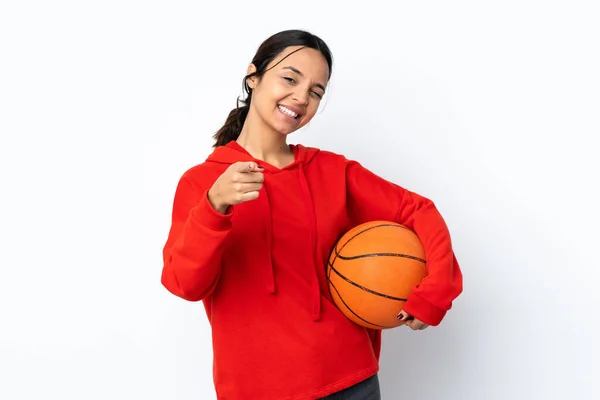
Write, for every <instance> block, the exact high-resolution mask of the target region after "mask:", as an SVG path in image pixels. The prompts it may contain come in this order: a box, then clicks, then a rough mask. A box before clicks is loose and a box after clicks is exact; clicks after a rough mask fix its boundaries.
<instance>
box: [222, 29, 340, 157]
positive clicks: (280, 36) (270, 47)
mask: <svg viewBox="0 0 600 400" xmlns="http://www.w3.org/2000/svg"><path fill="white" fill-rule="evenodd" d="M290 46H302V48H304V47H309V48H311V49H315V50H318V51H320V52H321V54H323V57H325V60H326V61H327V65H328V66H329V76H328V79H329V78H331V67H332V64H333V56H332V54H331V51H330V50H329V47H328V46H327V44H325V42H324V41H323V40H322V39H321V38H319V37H318V36H315V35H313V34H312V33H310V32H306V31H302V30H286V31H282V32H279V33H276V34H274V35H273V36H271V37H270V38H268V39H267V40H265V41H264V42H263V43H262V44H261V45H260V47H259V48H258V50H257V51H256V54H255V55H254V58H253V59H252V64H254V66H255V67H256V71H255V72H254V73H252V74H248V75H246V76H245V77H244V79H243V81H242V88H243V90H244V91H245V92H246V99H245V100H241V99H240V98H238V99H237V105H236V108H234V109H233V110H231V112H230V113H229V116H228V117H227V120H226V121H225V124H224V125H223V127H222V128H221V129H219V131H218V132H217V133H216V134H215V135H214V136H213V137H214V138H215V139H216V143H215V144H214V147H218V146H224V145H226V144H227V143H229V142H230V141H232V140H236V139H237V138H238V137H239V136H240V132H241V131H242V127H243V126H244V121H246V116H248V111H249V110H250V102H251V101H252V89H251V88H250V87H249V86H248V78H251V77H253V76H257V77H258V79H259V80H260V79H261V78H262V77H263V75H264V74H265V72H267V65H269V63H270V62H271V61H272V60H273V59H274V58H275V57H277V55H278V54H280V53H281V52H282V51H283V50H285V49H286V48H287V47H290ZM298 50H300V49H298ZM298 50H296V51H298ZM293 53H295V52H293ZM293 53H290V54H288V56H290V55H291V54H293ZM286 57H287V56H286ZM284 59H285V58H284ZM281 61H283V59H282V60H281ZM281 61H279V62H281ZM277 64H279V63H277ZM277 64H275V65H277ZM275 65H273V67H275ZM273 67H271V68H273ZM240 103H242V104H243V106H241V107H240Z"/></svg>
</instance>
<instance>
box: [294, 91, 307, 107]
mask: <svg viewBox="0 0 600 400" xmlns="http://www.w3.org/2000/svg"><path fill="white" fill-rule="evenodd" d="M292 98H293V99H294V100H295V101H297V102H298V103H300V104H302V105H308V92H307V91H306V90H302V89H300V88H298V89H297V90H295V91H294V94H293V95H292Z"/></svg>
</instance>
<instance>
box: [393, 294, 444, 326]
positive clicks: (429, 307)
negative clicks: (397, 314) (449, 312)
mask: <svg viewBox="0 0 600 400" xmlns="http://www.w3.org/2000/svg"><path fill="white" fill-rule="evenodd" d="M403 310H404V311H406V312H407V313H409V314H410V315H412V316H413V317H415V318H418V319H420V320H421V321H423V322H424V323H426V324H428V325H431V326H437V325H439V324H440V323H441V322H442V320H443V319H444V316H445V315H446V310H444V309H441V308H439V307H436V306H434V305H433V304H431V303H430V302H428V301H427V300H423V299H422V298H421V297H419V296H417V295H414V294H413V295H411V296H409V297H408V300H407V301H406V304H404V308H403Z"/></svg>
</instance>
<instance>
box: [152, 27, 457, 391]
mask: <svg viewBox="0 0 600 400" xmlns="http://www.w3.org/2000/svg"><path fill="white" fill-rule="evenodd" d="M331 67H332V56H331V53H330V51H329V48H328V47H327V45H326V44H325V43H324V42H323V41H322V40H321V39H320V38H318V37H316V36H314V35H312V34H310V33H308V32H304V31H298V30H291V31H284V32H280V33H278V34H276V35H274V36H272V37H270V38H269V39H267V40H266V41H265V42H264V43H263V44H262V45H261V46H260V47H259V49H258V51H257V53H256V55H255V57H254V59H253V60H252V63H251V64H250V66H249V68H248V75H246V77H244V80H243V84H244V88H245V91H246V93H247V98H246V100H245V102H244V103H245V104H244V105H243V106H242V107H239V106H238V107H237V108H235V109H234V110H233V111H232V112H231V113H230V115H229V117H228V118H227V121H226V122H225V125H224V126H223V127H222V128H221V129H220V130H219V131H218V132H217V134H216V135H215V138H216V144H215V150H214V151H213V153H212V154H211V155H210V156H209V157H208V158H207V160H206V161H205V162H203V163H202V164H200V165H197V166H194V167H192V168H190V169H189V170H188V171H186V172H185V173H184V174H183V176H182V177H181V179H180V181H179V184H178V186H177V189H176V193H175V198H174V205H173V214H172V226H171V229H170V231H169V235H168V239H167V242H166V245H165V247H164V268H163V272H162V283H163V285H164V286H165V287H166V288H167V289H168V290H169V291H170V292H172V293H173V294H174V295H176V296H179V297H181V298H183V299H186V300H189V301H199V300H202V301H203V304H204V307H205V310H206V313H207V316H208V319H209V321H210V324H211V329H212V335H213V349H214V358H213V362H214V374H213V375H214V376H213V377H214V383H215V389H216V393H217V397H218V398H219V399H224V400H254V399H256V400H270V399H273V400H284V399H288V400H292V399H294V400H305V399H306V400H309V399H311V400H314V399H320V398H328V399H335V398H344V399H361V400H369V399H379V398H380V394H379V383H378V380H377V372H378V368H379V367H378V360H379V351H380V343H381V331H373V330H367V329H365V328H362V327H360V326H358V325H356V324H354V323H352V322H351V321H350V320H348V319H347V318H345V317H344V315H343V314H342V313H341V312H340V311H339V310H338V309H337V308H336V307H335V305H334V303H333V302H332V299H331V296H330V294H329V291H328V286H327V282H326V277H325V261H326V260H327V257H328V256H329V253H330V251H331V249H332V247H333V246H334V244H335V242H336V241H337V240H338V239H339V238H340V237H341V235H343V234H344V233H345V232H346V231H347V230H348V229H350V228H351V227H353V226H355V225H357V224H360V223H363V222H367V221H372V220H388V221H391V220H393V221H397V222H399V223H401V224H403V225H405V226H407V227H409V228H410V229H412V230H413V231H414V232H416V233H417V235H418V236H419V238H420V239H421V241H422V242H423V245H424V247H425V250H426V253H427V260H428V269H429V272H428V276H427V277H426V279H425V280H424V281H423V282H422V284H421V285H419V286H418V287H417V288H415V289H414V291H413V293H412V294H411V296H410V298H409V299H408V301H407V303H406V304H405V308H404V310H403V311H402V313H401V314H400V315H399V316H398V317H399V318H401V319H403V320H405V322H406V325H407V326H409V327H410V328H412V329H414V330H421V329H425V328H426V327H427V326H429V325H437V324H439V323H440V322H441V320H442V318H443V317H444V315H445V313H446V312H447V311H448V310H449V309H450V307H451V304H452V301H453V300H454V299H455V298H456V297H457V296H458V295H459V293H460V292H461V291H462V275H461V271H460V269H459V266H458V264H457V261H456V259H455V257H454V253H453V251H452V247H451V243H450V236H449V233H448V230H447V227H446V225H445V223H444V221H443V219H442V217H441V216H440V214H439V213H438V211H437V210H436V208H435V206H434V205H433V203H432V202H431V201H430V200H428V199H426V198H424V197H422V196H419V195H417V194H415V193H412V192H409V191H408V190H405V189H403V188H401V187H399V186H397V185H395V184H393V183H390V182H388V181H385V180H384V179H382V178H380V177H378V176H377V175H375V174H373V173H372V172H370V171H368V170H367V169H365V168H363V167H362V166H361V165H360V164H359V163H357V162H354V161H350V160H347V159H346V158H344V157H343V156H341V155H338V154H335V153H332V152H327V151H322V150H319V149H315V148H308V147H304V146H302V145H288V144H287V135H289V134H290V133H292V132H294V131H296V130H298V129H299V128H301V127H303V126H304V125H306V124H307V123H308V122H309V121H310V120H311V119H312V118H313V116H314V115H315V113H316V111H317V108H318V106H319V102H320V101H321V99H322V98H323V95H324V94H325V90H326V88H327V83H328V82H329V78H330V76H331Z"/></svg>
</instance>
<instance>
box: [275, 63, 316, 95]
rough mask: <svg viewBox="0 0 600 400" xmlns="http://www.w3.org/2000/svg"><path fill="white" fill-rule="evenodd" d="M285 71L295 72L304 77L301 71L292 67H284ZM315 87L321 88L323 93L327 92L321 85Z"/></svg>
mask: <svg viewBox="0 0 600 400" xmlns="http://www.w3.org/2000/svg"><path fill="white" fill-rule="evenodd" d="M283 69H289V70H290V71H294V72H295V73H297V74H298V75H300V76H304V74H303V73H302V72H300V70H299V69H297V68H295V67H292V66H288V67H283ZM315 86H317V87H318V88H320V89H321V90H322V91H323V92H325V86H323V85H322V84H320V83H315Z"/></svg>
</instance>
